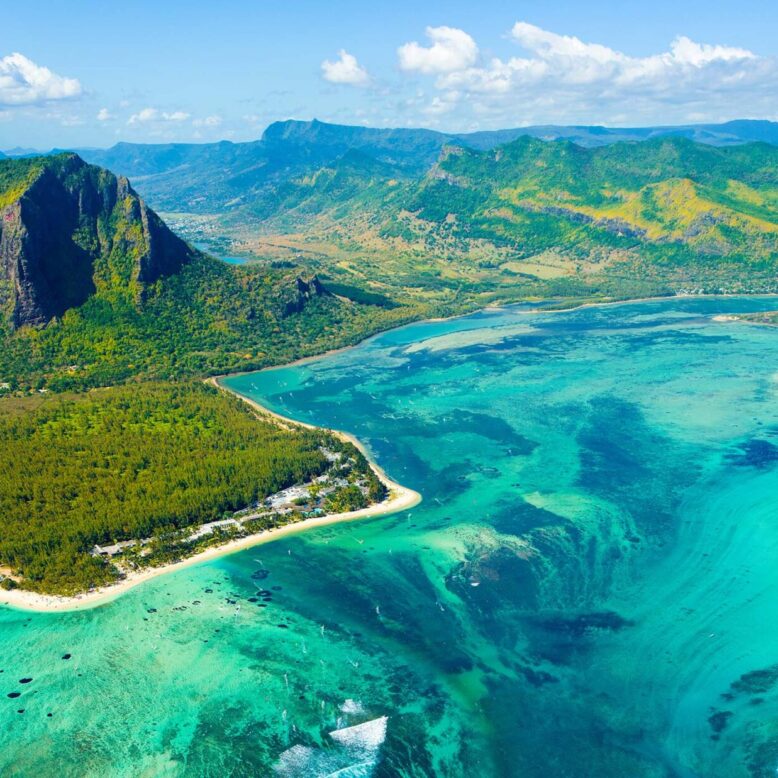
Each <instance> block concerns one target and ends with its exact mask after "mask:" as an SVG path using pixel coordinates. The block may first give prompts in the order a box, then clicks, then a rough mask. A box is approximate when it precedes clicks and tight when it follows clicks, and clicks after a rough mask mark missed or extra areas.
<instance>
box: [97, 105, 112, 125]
mask: <svg viewBox="0 0 778 778" xmlns="http://www.w3.org/2000/svg"><path fill="white" fill-rule="evenodd" d="M111 119H113V114H112V113H111V112H110V111H109V110H108V109H107V108H101V109H100V110H99V111H98V112H97V121H98V122H108V121H110V120H111Z"/></svg>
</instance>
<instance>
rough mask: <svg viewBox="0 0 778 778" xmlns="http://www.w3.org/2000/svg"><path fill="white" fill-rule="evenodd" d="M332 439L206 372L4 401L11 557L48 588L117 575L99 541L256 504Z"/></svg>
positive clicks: (5, 535)
mask: <svg viewBox="0 0 778 778" xmlns="http://www.w3.org/2000/svg"><path fill="white" fill-rule="evenodd" d="M323 444H327V445H329V446H330V447H333V446H337V445H339V444H338V443H337V442H336V441H334V439H332V438H331V437H330V436H328V435H327V434H325V433H318V432H312V431H308V430H303V429H301V428H296V429H294V430H288V429H283V428H281V427H279V426H278V424H276V423H275V422H271V421H268V420H267V419H265V420H261V419H259V418H257V416H256V414H255V413H254V412H253V411H252V410H251V409H250V408H249V407H248V406H247V405H246V403H244V402H242V401H241V400H239V399H237V398H234V397H229V396H227V395H226V394H225V393H223V392H219V391H217V390H216V389H214V388H212V387H208V386H205V385H203V384H202V383H201V382H195V383H185V384H178V385H171V384H166V383H144V384H141V385H134V386H127V387H119V388H113V389H104V390H100V391H97V392H91V393H88V394H82V395H68V396H66V397H62V398H58V397H49V398H46V399H39V400H32V399H28V400H19V399H17V400H11V401H5V402H0V517H2V519H1V520H0V567H3V566H6V567H8V568H10V569H11V570H13V572H14V574H15V575H16V576H19V577H21V584H22V585H23V586H25V587H27V588H31V589H35V590H38V591H46V592H57V593H65V594H72V593H74V592H77V591H83V590H85V589H88V588H90V587H92V586H97V585H100V584H105V583H108V582H110V581H111V580H113V579H114V578H115V577H116V575H117V573H116V570H115V569H114V568H113V567H112V566H111V565H110V564H109V563H108V562H107V561H106V560H104V559H102V558H100V557H99V556H94V555H92V553H91V551H92V548H93V546H94V545H95V544H98V543H99V544H108V543H113V542H115V541H117V540H126V539H130V538H146V537H149V536H151V535H153V534H155V533H157V534H160V533H163V534H164V533H165V532H170V531H171V530H175V529H179V528H182V527H187V526H190V525H192V524H200V523H202V522H207V521H213V520H214V519H220V518H222V516H223V515H224V514H225V513H226V514H228V515H229V514H230V513H231V512H232V511H236V510H238V509H241V508H245V507H246V506H248V505H253V504H255V503H256V502H257V501H259V500H261V499H262V498H264V497H266V496H268V495H270V494H273V493H274V492H277V491H279V490H280V489H284V488H286V487H288V486H291V485H292V484H296V483H300V482H303V481H307V480H309V479H311V478H313V477H315V476H317V475H320V474H321V473H322V472H324V471H325V469H326V468H327V466H328V463H327V460H326V458H325V457H324V455H323V454H322V452H321V450H320V447H321V445H323Z"/></svg>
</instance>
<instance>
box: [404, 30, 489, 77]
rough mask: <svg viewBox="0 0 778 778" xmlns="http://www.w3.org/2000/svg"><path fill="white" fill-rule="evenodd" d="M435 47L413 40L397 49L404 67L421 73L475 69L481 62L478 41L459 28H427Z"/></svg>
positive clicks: (428, 35)
mask: <svg viewBox="0 0 778 778" xmlns="http://www.w3.org/2000/svg"><path fill="white" fill-rule="evenodd" d="M425 32H426V34H427V37H428V38H429V39H430V40H431V41H432V45H431V46H427V47H425V46H422V45H421V44H420V43H417V42H416V41H413V42H412V43H406V44H404V45H403V46H400V48H399V49H397V56H398V58H399V61H400V68H401V69H402V70H406V71H414V70H415V71H418V72H419V73H450V72H452V71H456V70H462V69H463V68H468V67H471V66H472V65H474V64H475V62H476V60H477V59H478V46H477V45H476V42H475V41H474V40H473V39H472V38H471V37H470V36H469V35H468V34H467V33H466V32H465V31H464V30H458V29H457V28H456V27H427V29H426V30H425Z"/></svg>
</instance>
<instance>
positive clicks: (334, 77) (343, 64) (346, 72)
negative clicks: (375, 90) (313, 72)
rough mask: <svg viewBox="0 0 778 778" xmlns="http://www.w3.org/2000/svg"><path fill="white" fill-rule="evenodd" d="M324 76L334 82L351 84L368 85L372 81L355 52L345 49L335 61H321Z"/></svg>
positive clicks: (326, 79)
mask: <svg viewBox="0 0 778 778" xmlns="http://www.w3.org/2000/svg"><path fill="white" fill-rule="evenodd" d="M321 72H322V78H324V80H325V81H329V82H331V83H333V84H349V85H350V86H366V85H367V84H368V83H370V76H369V75H368V73H367V70H365V68H363V67H362V66H361V65H360V64H359V62H357V58H356V57H355V56H354V55H353V54H349V53H348V52H347V51H346V50H345V49H341V50H340V51H339V52H338V59H336V60H335V62H330V60H328V59H325V60H324V62H322V63H321Z"/></svg>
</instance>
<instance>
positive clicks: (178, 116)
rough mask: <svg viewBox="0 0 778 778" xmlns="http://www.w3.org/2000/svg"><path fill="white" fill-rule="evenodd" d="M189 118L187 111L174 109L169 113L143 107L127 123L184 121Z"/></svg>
mask: <svg viewBox="0 0 778 778" xmlns="http://www.w3.org/2000/svg"><path fill="white" fill-rule="evenodd" d="M188 118H189V114H188V113H186V112H185V111H173V112H172V113H167V112H166V111H160V110H158V109H157V108H143V109H141V110H140V111H138V113H134V114H133V115H132V116H130V118H129V119H128V121H127V124H148V123H150V122H183V121H186V120H187V119H188Z"/></svg>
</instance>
